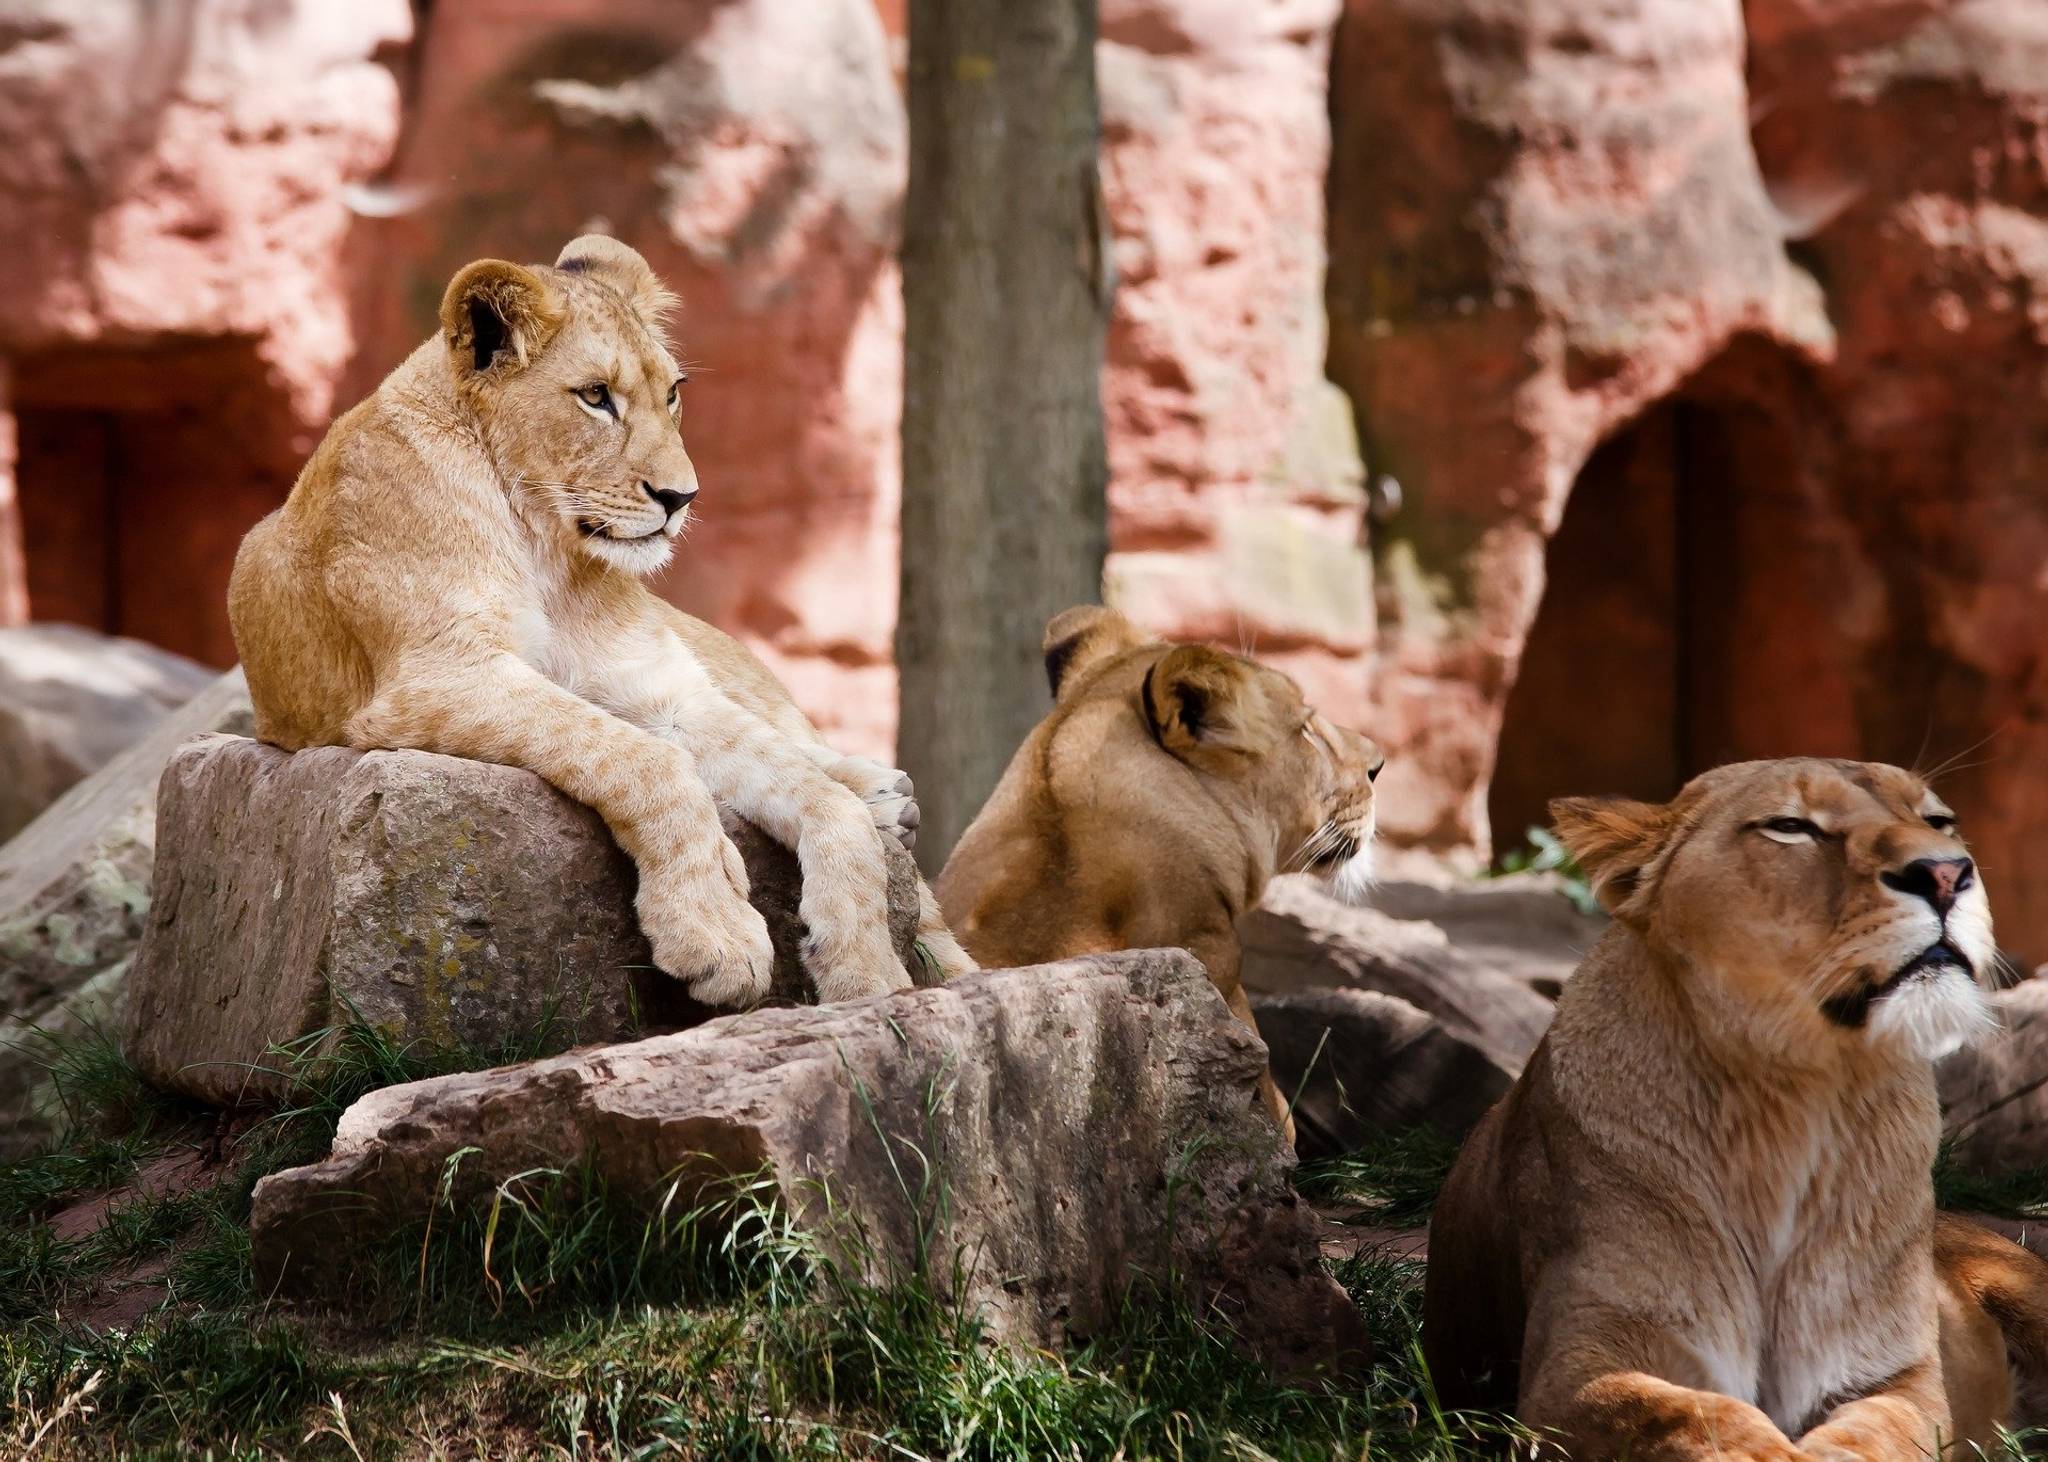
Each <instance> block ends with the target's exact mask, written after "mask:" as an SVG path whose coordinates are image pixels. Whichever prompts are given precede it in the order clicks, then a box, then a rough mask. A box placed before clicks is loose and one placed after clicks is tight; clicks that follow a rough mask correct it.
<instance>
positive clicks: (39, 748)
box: [0, 624, 213, 843]
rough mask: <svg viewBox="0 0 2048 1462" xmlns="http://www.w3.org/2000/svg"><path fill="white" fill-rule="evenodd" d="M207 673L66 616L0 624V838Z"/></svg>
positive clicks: (138, 735)
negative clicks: (15, 625) (10, 625)
mask: <svg viewBox="0 0 2048 1462" xmlns="http://www.w3.org/2000/svg"><path fill="white" fill-rule="evenodd" d="M212 679H213V673H212V672H211V671H209V670H207V669H206V668H205V667H203V666H200V665H195V664H194V663H193V662H192V661H190V660H187V659H185V658H184V657H183V656H181V655H173V654H170V653H168V652H167V651H164V650H159V649H157V648H156V647H155V646H153V645H146V644H144V643H142V642H141V641H140V640H125V639H118V638H115V637H112V636H109V635H101V634H95V633H94V632H93V631H91V630H87V629H80V628H78V627H77V626H75V625H68V624H39V625H34V626H30V627H26V628H22V629H0V843H4V842H6V841H7V840H8V839H9V838H11V837H13V836H14V835H15V834H16V833H18V832H20V831H21V830H22V829H23V828H24V827H26V826H28V824H29V822H30V820H31V819H33V818H34V817H35V815H36V814H37V813H39V812H41V811H42V810H43V809H44V808H45V807H48V806H49V805H50V804H51V803H52V802H55V801H56V800H57V798H58V797H59V796H60V795H62V794H63V793H64V792H65V791H66V790H67V789H68V788H70V787H71V786H72V785H73V784H75V783H77V782H79V781H81V780H83V779H84V778H85V776H86V775H87V774H88V773H91V772H95V771H98V770H99V769H100V768H101V767H103V766H105V765H106V764H107V763H108V762H109V761H111V760H112V759H113V758H114V757H115V755H116V754H118V753H119V752H122V751H125V750H126V749H127V748H128V747H130V746H132V745H134V744H135V743H136V742H137V741H139V740H141V739H142V736H143V735H144V733H146V732H147V731H148V730H149V728H150V727H151V726H153V725H155V724H156V723H157V721H159V720H160V719H162V717H163V715H164V713H165V712H167V711H171V710H174V709H176V708H177V707H178V706H181V705H183V704H184V703H185V702H186V701H189V700H190V699H192V697H193V696H195V695H197V694H198V693H199V692H200V691H201V690H202V689H203V688H204V687H205V686H206V685H207V683H208V682H209V681H211V680H212Z"/></svg>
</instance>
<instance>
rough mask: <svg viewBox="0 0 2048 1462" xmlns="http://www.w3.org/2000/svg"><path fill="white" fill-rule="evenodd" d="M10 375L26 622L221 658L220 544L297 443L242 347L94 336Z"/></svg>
mask: <svg viewBox="0 0 2048 1462" xmlns="http://www.w3.org/2000/svg"><path fill="white" fill-rule="evenodd" d="M11 375H12V379H13V386H14V389H13V393H12V398H11V401H10V403H9V404H10V405H11V407H12V409H13V411H14V413H15V418H16V428H17V436H18V458H17V462H16V485H17V491H18V494H19V504H20V515H21V531H22V542H23V545H24V547H25V549H26V551H27V569H28V598H29V614H30V617H31V618H32V619H35V620H55V621H63V622H67V623H71V624H80V625H85V626H87V627H89V628H92V629H97V630H104V631H107V632H110V633H114V634H124V635H132V636H134V637H136V638H138V639H144V640H148V641H150V642H151V643H154V644H158V645H161V646H163V647H164V648H166V649H170V650H175V651H177V652H178V653H180V654H183V655H189V656H191V657H192V658H194V659H196V660H199V661H202V662H204V663H207V664H210V665H219V666H225V665H230V664H232V663H233V662H234V660H235V649H234V640H233V637H232V636H231V635H230V633H229V631H228V622H227V582H228V574H229V571H230V570H231V569H232V567H233V565H234V556H235V550H236V548H237V546H238V545H239V544H240V542H241V539H242V535H243V534H244V533H246V532H247V531H248V529H249V528H250V526H251V525H252V524H254V523H255V522H256V520H257V519H258V518H260V517H262V516H263V514H265V513H267V512H269V511H270V510H271V509H272V508H274V507H276V506H277V505H278V504H279V503H281V502H283V501H284V497H285V494H286V493H287V492H288V491H289V490H290V487H291V483H292V479H293V477H294V475H295V474H296V471H297V468H298V465H299V459H300V457H301V455H302V454H303V452H304V451H305V450H306V449H308V448H309V447H310V442H309V441H307V440H306V439H305V434H304V431H303V428H301V427H300V425H299V424H298V422H297V421H296V419H295V417H294V415H293V412H292V409H291V404H290V402H289V400H288V399H287V397H286V395H285V393H284V392H283V390H282V389H281V388H280V386H279V384H278V382H277V380H276V376H275V372H274V371H273V370H272V369H271V367H270V366H269V365H268V364H267V363H266V362H265V361H263V360H262V359H261V358H260V356H259V355H258V354H257V352H256V350H255V346H254V342H253V341H246V340H226V341H201V342H187V343H181V344H177V345H173V346H154V345H152V346H142V347H137V348H133V349H125V350H122V349H110V348H108V347H106V346H98V345H96V346H93V347H90V348H81V349H78V350H73V351H54V352H49V353H45V354H40V355H32V356H26V357H22V358H18V359H16V360H15V361H14V362H13V369H12V372H11Z"/></svg>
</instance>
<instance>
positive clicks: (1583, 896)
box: [1487, 827, 1600, 914]
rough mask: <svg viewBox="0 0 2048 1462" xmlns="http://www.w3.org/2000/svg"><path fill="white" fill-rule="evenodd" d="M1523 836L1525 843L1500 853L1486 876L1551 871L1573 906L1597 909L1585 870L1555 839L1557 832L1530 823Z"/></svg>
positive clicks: (1594, 911) (1586, 910) (1591, 911)
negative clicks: (1498, 862)
mask: <svg viewBox="0 0 2048 1462" xmlns="http://www.w3.org/2000/svg"><path fill="white" fill-rule="evenodd" d="M1523 837H1524V838H1525V839H1526V840H1527V842H1526V844H1525V845H1524V846H1523V847H1520V848H1515V849H1512V850H1510V851H1509V852H1506V853H1503V854H1501V856H1500V866H1499V867H1498V868H1497V869H1495V870H1493V872H1492V873H1490V874H1488V875H1487V876H1488V877H1500V876H1502V875H1505V874H1509V873H1555V874H1557V875H1559V876H1560V877H1561V878H1562V879H1563V881H1564V896H1565V897H1566V898H1568V899H1570V900H1571V901H1572V905H1573V907H1575V908H1576V909H1577V910H1578V911H1579V912H1580V913H1582V914H1597V913H1599V912H1600V901H1599V900H1598V899H1596V898H1595V897H1593V886H1592V885H1591V884H1590V883H1588V882H1587V881H1586V874H1585V870H1584V869H1582V868H1580V867H1579V865H1578V862H1577V861H1576V860H1575V859H1574V858H1573V857H1572V855H1571V854H1570V853H1569V852H1568V851H1566V849H1565V845H1564V844H1563V843H1561V842H1559V841H1558V840H1557V834H1555V833H1553V832H1552V831H1551V830H1550V829H1549V828H1546V827H1532V828H1530V829H1528V830H1527V831H1526V832H1524V833H1523Z"/></svg>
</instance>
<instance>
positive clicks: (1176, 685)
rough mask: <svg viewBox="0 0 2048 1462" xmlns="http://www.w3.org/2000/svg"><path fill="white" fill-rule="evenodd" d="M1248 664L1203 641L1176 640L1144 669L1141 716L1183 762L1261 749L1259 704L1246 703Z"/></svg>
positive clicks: (1211, 761)
mask: <svg viewBox="0 0 2048 1462" xmlns="http://www.w3.org/2000/svg"><path fill="white" fill-rule="evenodd" d="M1251 676H1252V667H1251V666H1249V665H1247V664H1246V663H1245V662H1244V661H1242V660H1239V659H1237V658H1235V657H1234V656H1231V655H1226V654H1224V653H1223V652H1222V651H1221V650H1212V649H1210V648H1209V647H1208V646H1207V645H1177V646H1175V647H1174V648H1173V649H1171V650H1169V651H1167V652H1166V654H1165V655H1164V656H1162V657H1161V658H1160V660H1159V663H1158V664H1156V665H1154V666H1153V667H1152V668H1151V669H1150V670H1149V671H1147V672H1146V673H1145V685H1144V689H1143V692H1142V693H1143V697H1144V704H1145V719H1146V721H1147V722H1149V723H1150V724H1151V727H1152V734H1153V736H1154V737H1156V738H1157V739H1158V742H1159V744H1160V745H1161V746H1163V747H1165V748H1166V749H1167V750H1168V751H1170V752H1172V753H1173V754H1174V755H1175V756H1177V757H1179V758H1180V759H1181V760H1182V761H1186V762H1192V763H1194V764H1196V765H1198V766H1199V765H1205V764H1206V765H1208V766H1211V767H1215V766H1217V765H1218V764H1219V763H1226V762H1227V761H1228V760H1229V759H1230V758H1232V757H1234V756H1237V755H1239V754H1241V753H1245V752H1253V751H1258V750H1261V749H1262V748H1263V747H1264V746H1265V745H1266V744H1267V743H1268V742H1269V741H1270V737H1269V736H1267V735H1265V734H1264V733H1263V732H1262V729H1261V725H1260V720H1259V716H1258V708H1257V707H1255V706H1253V705H1251V704H1250V703H1249V700H1250V692H1251Z"/></svg>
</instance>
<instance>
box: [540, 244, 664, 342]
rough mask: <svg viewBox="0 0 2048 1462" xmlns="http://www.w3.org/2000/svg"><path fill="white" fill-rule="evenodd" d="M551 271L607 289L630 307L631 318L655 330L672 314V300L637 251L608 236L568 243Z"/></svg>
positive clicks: (563, 246) (557, 257) (563, 247)
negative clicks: (576, 276)
mask: <svg viewBox="0 0 2048 1462" xmlns="http://www.w3.org/2000/svg"><path fill="white" fill-rule="evenodd" d="M555 267H556V268H557V269H561V270H565V271H567V272H568V273H570V274H586V275H588V276H590V278H592V279H595V280H599V281H601V282H602V283H605V284H608V285H610V286H611V287H612V288H613V289H615V290H617V291H618V292H619V295H620V296H621V297H622V298H623V299H624V300H625V301H626V303H627V304H629V305H631V306H632V307H633V313H634V314H636V315H638V316H639V317H640V318H641V319H643V320H645V321H646V322H647V323H648V324H649V325H650V326H653V327H655V328H657V329H658V328H660V326H661V324H662V322H663V321H664V320H666V319H667V318H668V317H669V316H670V315H672V314H674V313H675V309H676V297H675V296H674V295H672V294H670V293H669V292H668V289H667V287H666V286H664V285H663V284H662V282H661V281H660V280H659V279H657V278H655V277H654V270H653V269H652V268H651V267H650V266H649V265H648V263H647V261H646V260H645V259H643V258H641V257H640V251H639V250H638V249H635V248H634V247H633V246H632V245H631V244H622V243H620V242H619V241H618V240H617V239H615V238H613V237H611V236H610V235H609V234H584V235H583V236H582V237H581V238H574V239H571V240H569V242H568V243H566V244H564V245H562V252H561V253H560V254H558V255H557V256H556V257H555Z"/></svg>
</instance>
